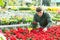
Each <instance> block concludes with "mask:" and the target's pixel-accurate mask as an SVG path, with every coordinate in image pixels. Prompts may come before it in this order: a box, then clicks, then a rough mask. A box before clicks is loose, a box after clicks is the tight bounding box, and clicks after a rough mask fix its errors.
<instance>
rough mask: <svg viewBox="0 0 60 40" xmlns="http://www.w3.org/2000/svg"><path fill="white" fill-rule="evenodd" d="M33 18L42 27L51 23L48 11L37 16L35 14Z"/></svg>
mask: <svg viewBox="0 0 60 40" xmlns="http://www.w3.org/2000/svg"><path fill="white" fill-rule="evenodd" d="M33 20H34V21H35V22H39V24H40V26H41V27H42V28H45V27H50V26H51V25H52V20H51V17H50V15H49V14H48V13H44V12H43V15H42V16H41V17H39V16H38V15H37V14H35V15H34V19H33Z"/></svg>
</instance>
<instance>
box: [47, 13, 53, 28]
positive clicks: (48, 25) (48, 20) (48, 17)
mask: <svg viewBox="0 0 60 40" xmlns="http://www.w3.org/2000/svg"><path fill="white" fill-rule="evenodd" d="M46 16H47V22H48V24H47V26H46V27H47V28H49V27H50V26H51V25H52V19H51V16H50V15H49V14H47V15H46Z"/></svg>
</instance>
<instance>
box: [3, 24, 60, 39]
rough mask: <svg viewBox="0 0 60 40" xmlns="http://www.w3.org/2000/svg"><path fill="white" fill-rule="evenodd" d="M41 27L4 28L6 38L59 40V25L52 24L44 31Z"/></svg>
mask: <svg viewBox="0 0 60 40" xmlns="http://www.w3.org/2000/svg"><path fill="white" fill-rule="evenodd" d="M42 30H43V29H42V28H38V29H34V30H32V29H31V28H30V29H28V28H26V29H22V28H20V27H18V28H17V29H10V30H4V32H3V33H4V35H5V36H6V38H7V40H8V39H10V40H17V39H18V40H21V39H22V40H60V31H59V30H60V25H59V26H52V27H51V28H49V29H48V30H47V31H46V32H43V31H42Z"/></svg>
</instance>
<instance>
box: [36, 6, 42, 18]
mask: <svg viewBox="0 0 60 40" xmlns="http://www.w3.org/2000/svg"><path fill="white" fill-rule="evenodd" d="M36 12H37V15H38V16H40V17H41V16H42V15H43V10H42V8H40V7H37V8H36Z"/></svg>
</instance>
